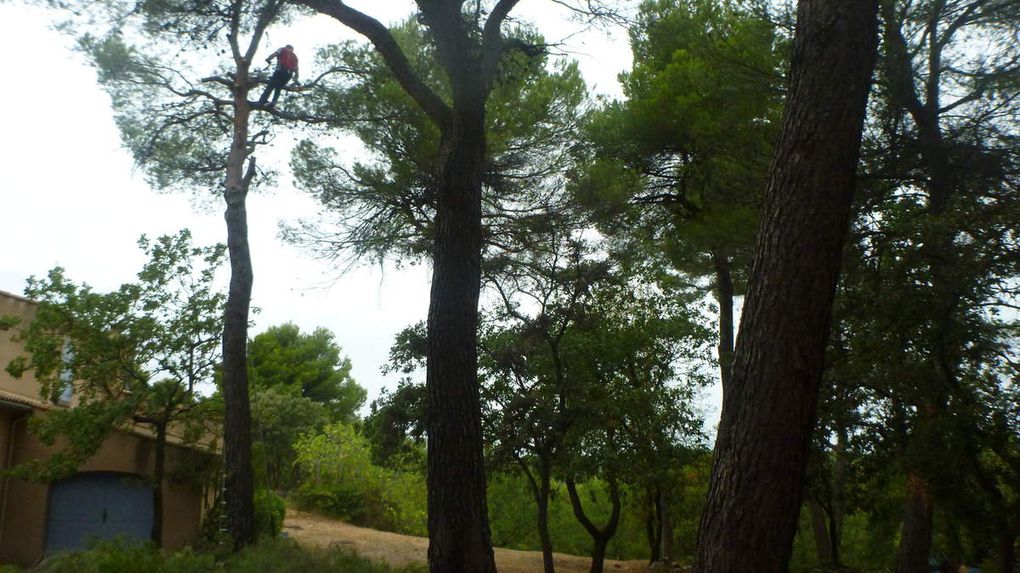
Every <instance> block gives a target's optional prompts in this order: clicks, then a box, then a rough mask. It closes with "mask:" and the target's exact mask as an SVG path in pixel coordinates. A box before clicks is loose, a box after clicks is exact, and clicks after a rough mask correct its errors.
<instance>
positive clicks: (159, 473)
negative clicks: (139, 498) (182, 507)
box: [152, 422, 166, 547]
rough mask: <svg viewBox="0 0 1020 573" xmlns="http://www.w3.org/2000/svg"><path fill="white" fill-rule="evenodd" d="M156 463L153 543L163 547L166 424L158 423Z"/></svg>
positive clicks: (154, 469) (153, 496)
mask: <svg viewBox="0 0 1020 573" xmlns="http://www.w3.org/2000/svg"><path fill="white" fill-rule="evenodd" d="M155 429H156V444H155V446H156V461H155V465H154V467H153V469H152V474H153V475H152V478H153V481H154V484H153V488H152V542H153V543H155V544H156V545H157V546H159V547H163V481H164V479H165V478H166V422H157V423H156V424H155Z"/></svg>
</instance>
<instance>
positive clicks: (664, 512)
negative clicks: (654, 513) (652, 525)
mask: <svg viewBox="0 0 1020 573" xmlns="http://www.w3.org/2000/svg"><path fill="white" fill-rule="evenodd" d="M670 497H671V496H670V495H669V494H668V493H663V494H662V495H661V496H659V505H660V506H661V510H660V515H661V516H662V517H661V519H660V521H659V523H660V524H661V527H662V528H661V530H660V531H659V539H661V540H662V554H661V556H660V557H661V559H662V561H664V562H666V563H672V562H673V512H672V510H670V507H669V503H670Z"/></svg>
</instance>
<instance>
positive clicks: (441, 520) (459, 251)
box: [426, 99, 496, 573]
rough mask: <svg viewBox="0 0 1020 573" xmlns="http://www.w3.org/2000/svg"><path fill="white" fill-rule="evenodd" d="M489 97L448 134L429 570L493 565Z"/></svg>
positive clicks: (434, 357) (433, 358) (432, 332)
mask: <svg viewBox="0 0 1020 573" xmlns="http://www.w3.org/2000/svg"><path fill="white" fill-rule="evenodd" d="M483 102H484V99H480V101H479V103H478V105H476V106H474V107H470V106H467V105H463V103H464V102H462V106H461V107H460V108H459V109H458V112H457V113H456V115H455V119H454V125H453V127H452V129H451V131H450V132H449V133H446V134H444V135H445V137H446V140H445V142H444V144H445V146H446V152H445V153H444V155H445V157H444V165H443V172H442V175H441V181H440V187H439V204H438V210H437V214H436V242H435V255H434V259H433V260H434V266H433V274H432V291H431V298H430V300H431V304H430V306H429V317H428V369H427V374H426V386H427V390H428V430H429V432H428V514H429V517H428V525H429V527H428V529H429V567H430V569H431V571H432V572H433V573H488V572H494V571H495V570H496V567H495V561H494V558H493V552H492V542H491V540H490V535H489V523H488V513H487V507H486V500H485V467H484V461H483V459H482V424H481V401H480V398H479V388H478V379H477V370H478V355H477V349H476V344H477V334H478V333H477V330H478V294H479V290H480V288H481V251H482V231H481V220H482V215H481V195H482V168H483V164H484V161H485V110H484V103H483Z"/></svg>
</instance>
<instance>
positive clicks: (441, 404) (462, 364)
mask: <svg viewBox="0 0 1020 573" xmlns="http://www.w3.org/2000/svg"><path fill="white" fill-rule="evenodd" d="M299 3H300V4H303V5H305V6H308V7H310V8H312V9H314V10H316V11H318V12H320V13H322V14H325V15H328V16H330V17H332V18H334V19H336V20H337V21H338V22H340V23H341V24H343V25H345V26H347V27H349V28H351V29H352V30H354V31H356V32H358V33H359V34H361V35H363V36H364V37H365V38H366V39H368V40H369V41H370V42H371V43H372V45H373V47H374V48H375V50H376V51H377V53H378V54H379V56H380V57H381V58H382V59H383V61H384V62H385V63H386V65H387V67H388V68H389V70H390V72H391V73H392V75H393V77H394V78H395V79H396V81H397V83H398V84H399V86H400V88H401V89H402V90H403V91H404V92H405V93H406V94H407V95H408V96H410V97H411V98H412V99H413V100H414V102H415V103H416V104H417V105H418V107H419V108H420V109H421V111H423V112H424V113H425V115H426V116H427V117H428V120H429V123H430V124H431V128H432V129H433V130H435V131H434V132H433V133H436V132H438V134H439V138H438V139H439V141H440V142H441V145H440V146H439V149H438V150H437V156H438V161H437V165H438V166H439V169H438V170H437V172H436V178H435V185H434V187H433V192H434V195H433V197H434V199H433V200H432V201H434V203H433V205H434V206H435V218H434V220H433V222H432V229H434V234H433V237H434V239H433V242H432V265H433V269H434V270H433V276H432V290H431V297H430V308H429V316H428V324H427V329H428V365H427V373H426V388H427V392H428V410H427V412H428V414H427V415H428V424H427V426H428V439H429V450H428V462H427V463H428V473H427V475H428V483H429V541H430V544H429V566H430V568H431V570H432V571H443V572H445V573H458V572H461V571H473V572H481V573H485V572H490V571H494V570H495V564H494V561H493V556H492V544H491V541H490V536H489V529H488V519H487V510H486V506H485V471H484V461H483V454H482V429H481V413H480V408H481V406H480V399H479V391H478V383H477V371H478V365H477V360H478V358H477V332H478V299H479V292H480V288H481V268H482V249H483V243H484V235H485V233H484V230H483V226H482V205H483V185H484V179H485V173H486V166H487V164H488V163H489V161H490V159H491V158H492V156H493V151H495V149H494V146H493V141H492V139H491V138H490V137H489V134H488V133H487V131H486V128H487V126H488V121H487V114H488V111H489V109H490V105H489V104H490V100H491V97H492V95H493V92H494V88H495V86H496V85H497V83H496V80H497V78H498V76H499V73H500V70H501V66H502V64H503V63H504V62H506V61H507V60H508V58H512V57H513V55H514V54H517V53H525V54H527V52H528V51H531V48H529V47H528V46H527V45H524V44H522V43H515V42H511V41H508V40H507V37H506V35H504V33H503V25H504V23H505V21H506V20H507V18H508V16H510V14H511V12H512V11H513V10H514V8H515V7H516V5H517V3H518V0H498V1H496V2H494V3H488V2H484V3H483V2H482V1H481V0H478V1H477V2H474V3H468V2H464V0H456V1H453V2H438V1H435V0H420V1H419V2H417V5H418V10H419V18H420V21H421V22H422V23H423V25H424V26H425V28H426V29H427V31H428V36H429V39H430V40H431V43H432V44H433V45H434V46H435V54H436V56H437V60H438V63H439V66H437V67H436V68H435V69H436V70H438V71H440V72H441V73H442V75H445V77H446V84H445V85H446V86H447V88H446V89H444V90H442V91H440V90H438V89H437V88H436V87H435V86H434V85H432V84H430V83H429V81H428V79H429V78H428V76H426V75H425V74H422V73H421V72H420V71H419V69H417V68H416V67H415V66H414V60H413V59H412V58H411V57H409V56H408V52H407V51H406V49H405V48H404V47H403V46H401V44H400V43H399V41H398V39H397V37H396V35H395V34H394V33H393V32H392V31H391V30H390V29H388V28H387V27H386V26H384V25H383V24H381V23H380V22H379V21H378V20H376V19H374V18H372V17H371V16H369V15H367V14H365V13H364V12H361V11H359V10H356V9H354V8H351V7H350V6H348V5H347V4H345V3H344V2H341V1H339V0H299ZM483 4H486V6H483ZM586 4H587V7H588V8H583V7H582V8H578V9H580V10H583V11H586V12H587V11H590V9H591V8H593V7H598V6H599V3H597V2H587V3H586ZM569 5H571V4H569V3H568V6H569Z"/></svg>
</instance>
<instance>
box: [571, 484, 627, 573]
mask: <svg viewBox="0 0 1020 573" xmlns="http://www.w3.org/2000/svg"><path fill="white" fill-rule="evenodd" d="M567 495H568V496H570V507H571V508H572V509H573V510H574V517H576V518H577V521H578V522H580V523H581V525H582V526H583V527H584V529H585V530H586V531H587V532H588V534H589V535H591V538H592V550H591V568H590V569H589V570H588V571H589V573H602V572H603V570H604V569H605V563H606V547H607V546H609V541H610V540H611V539H612V538H613V536H614V535H616V529H617V527H618V526H619V525H620V505H621V504H620V486H619V484H618V483H616V479H615V478H612V477H610V478H609V502H610V503H611V504H612V511H611V512H610V514H609V520H608V521H607V522H606V525H605V527H602V528H599V527H598V526H597V525H595V523H594V522H593V521H592V520H591V519H590V518H589V517H588V515H587V514H586V513H585V512H584V504H582V503H581V496H580V495H578V493H577V484H576V483H575V482H574V480H573V479H568V480H567Z"/></svg>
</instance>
